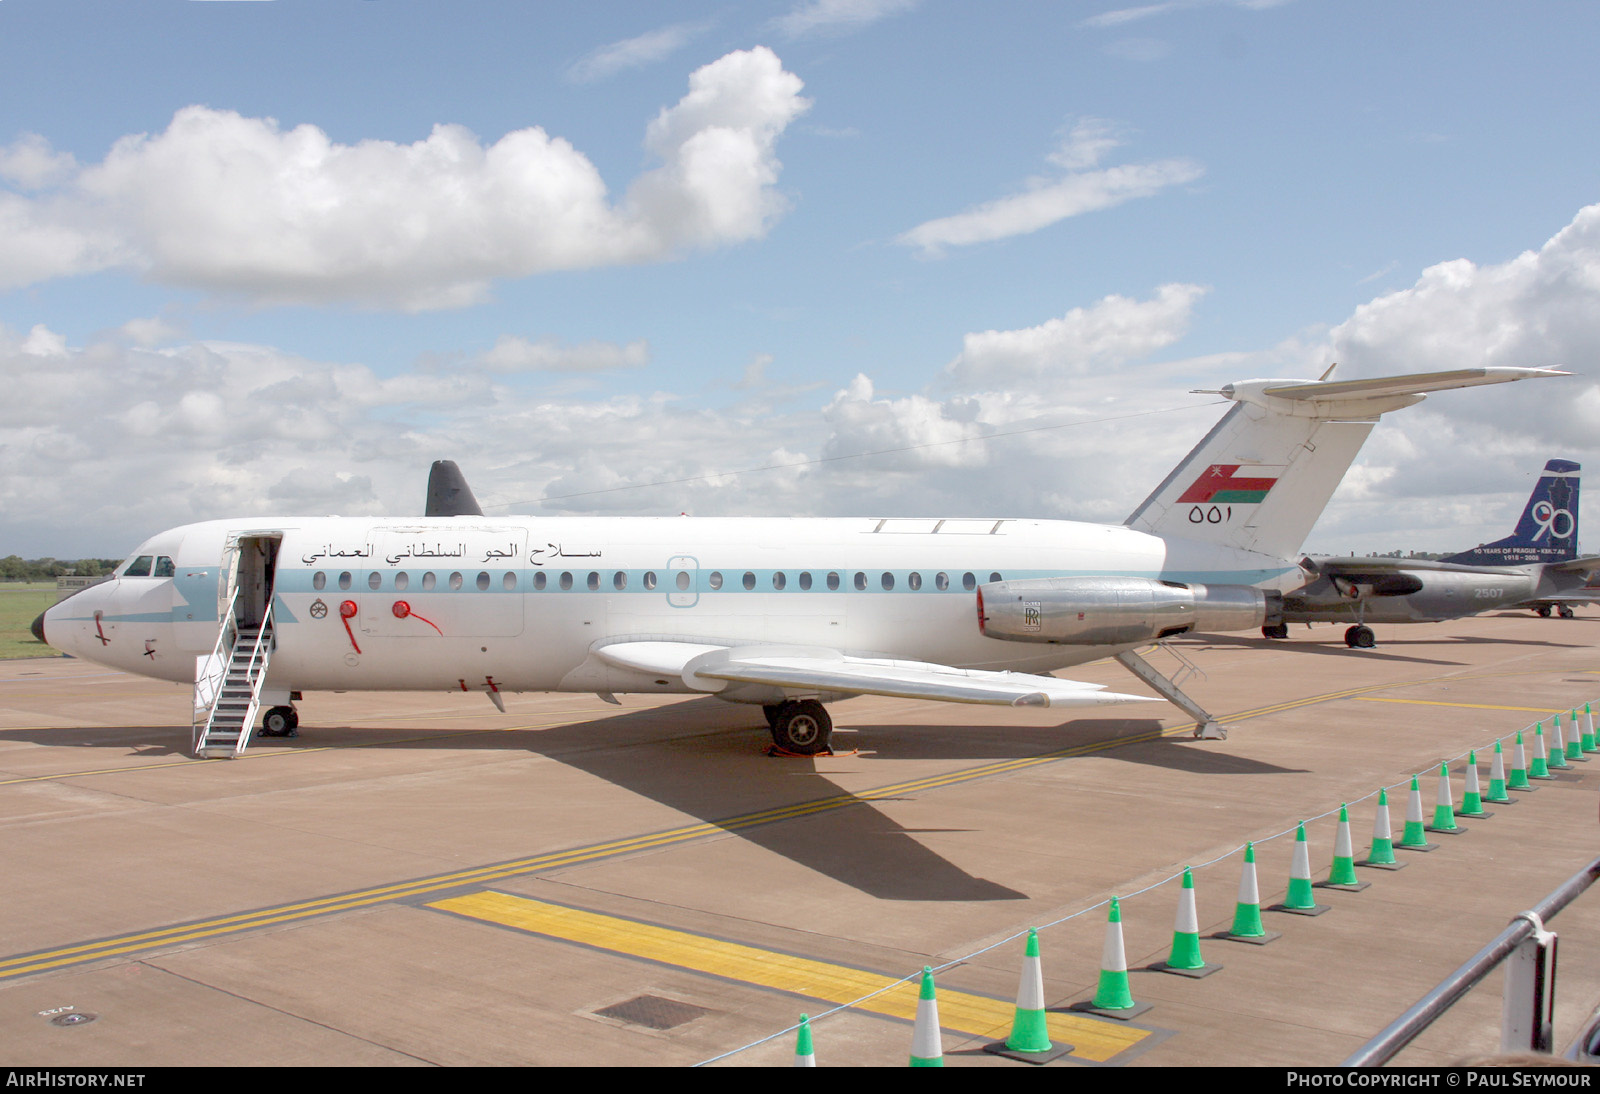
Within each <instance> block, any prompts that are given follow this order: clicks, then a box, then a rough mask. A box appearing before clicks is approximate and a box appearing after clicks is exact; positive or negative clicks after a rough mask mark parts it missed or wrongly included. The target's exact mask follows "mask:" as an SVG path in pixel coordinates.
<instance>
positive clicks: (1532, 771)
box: [1528, 722, 1550, 779]
mask: <svg viewBox="0 0 1600 1094" xmlns="http://www.w3.org/2000/svg"><path fill="white" fill-rule="evenodd" d="M1547 755H1548V754H1547V752H1546V750H1545V747H1544V723H1543V722H1536V723H1534V727H1533V763H1532V764H1531V765H1530V766H1529V768H1528V778H1530V779H1548V778H1549V777H1550V761H1549V760H1548V759H1547Z"/></svg>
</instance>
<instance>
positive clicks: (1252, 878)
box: [1218, 843, 1283, 946]
mask: <svg viewBox="0 0 1600 1094" xmlns="http://www.w3.org/2000/svg"><path fill="white" fill-rule="evenodd" d="M1218 937H1219V938H1226V939H1227V940H1228V941H1230V942H1249V943H1251V944H1252V945H1256V946H1265V945H1266V944H1267V943H1268V942H1271V941H1272V940H1273V939H1274V938H1282V937H1283V933H1282V932H1281V931H1269V930H1267V929H1266V928H1265V927H1263V926H1262V925H1261V891H1260V888H1259V887H1258V886H1257V885H1256V845H1255V844H1253V843H1247V844H1245V845H1244V870H1243V872H1241V873H1240V875H1239V902H1238V904H1237V905H1235V907H1234V911H1233V927H1232V929H1230V930H1227V931H1224V932H1222V934H1220V935H1218Z"/></svg>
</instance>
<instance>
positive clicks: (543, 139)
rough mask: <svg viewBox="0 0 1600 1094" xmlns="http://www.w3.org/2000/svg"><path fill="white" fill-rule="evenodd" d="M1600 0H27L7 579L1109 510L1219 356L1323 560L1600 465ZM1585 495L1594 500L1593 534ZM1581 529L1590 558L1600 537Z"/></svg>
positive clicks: (1158, 468)
mask: <svg viewBox="0 0 1600 1094" xmlns="http://www.w3.org/2000/svg"><path fill="white" fill-rule="evenodd" d="M1597 41H1600V5H1594V4H1589V3H1553V2H1552V3H1533V2H1530V3H1524V4H1505V3H1499V2H1496V3H1487V2H1486V3H1476V2H1471V0H1459V2H1455V3H1450V4H1443V3H1423V2H1395V0H1373V2H1365V0H1167V2H1157V3H1146V4H1141V5H1139V6H1129V7H1118V6H1116V4H1115V3H1092V2H1087V0H1061V2H1056V3H1047V2H1044V0H1036V2H1025V3H1024V2H1017V3H1011V2H1003V3H997V4H984V5H977V4H970V3H956V2H954V0H920V2H919V0H791V2H790V4H789V6H787V7H785V5H783V4H772V3H765V4H747V3H738V2H733V3H730V2H728V0H716V2H709V0H708V2H704V3H701V2H697V0H678V2H675V3H673V4H660V3H624V2H610V3H593V4H527V3H514V2H506V3H490V2H482V3H473V4H445V3H441V2H433V3H425V2H415V3H405V2H397V0H376V2H355V0H331V2H328V3H316V4H312V3H288V2H284V3H234V2H211V3H148V4H126V3H121V2H107V3H95V2H89V0H85V2H82V3H73V4H59V3H46V2H42V0H40V2H36V0H7V2H5V3H0V380H3V387H0V533H3V535H0V554H9V553H17V554H22V555H25V556H30V557H31V556H36V555H44V554H51V555H57V556H61V557H76V556H79V555H105V556H120V555H122V554H124V553H126V551H127V550H128V549H129V548H131V547H132V546H133V545H134V544H136V543H137V542H138V541H139V540H141V539H142V538H144V537H145V536H146V535H148V534H150V533H153V532H155V531H158V530H160V529H161V528H164V527H167V526H170V525H174V524H178V523H182V522H186V521H191V520H199V519H207V518H212V517H225V516H239V515H260V514H265V513H279V514H287V513H313V514H321V513H339V514H343V515H368V514H407V513H415V512H418V511H419V510H420V507H421V504H422V499H423V487H424V482H425V478H426V474H427V469H428V466H429V464H430V463H431V461H433V460H435V459H439V458H452V459H455V460H457V461H458V462H459V463H460V464H461V466H462V467H463V469H464V470H465V471H466V472H467V474H468V476H469V479H470V481H471V482H472V484H473V486H474V489H475V490H476V492H477V494H478V497H479V499H480V500H481V501H482V502H483V503H484V505H485V508H486V510H488V511H489V512H491V513H546V514H549V513H630V514H632V513H638V514H663V513H678V512H684V511H687V512H690V513H694V514H704V515H712V514H717V515H725V514H753V515H788V514H797V515H806V514H817V515H846V514H858V515H859V514H866V515H940V516H946V515H948V516H958V515H996V516H1043V517H1070V518H1078V519H1086V520H1100V521H1120V520H1121V519H1122V518H1123V517H1125V516H1126V515H1127V513H1128V512H1129V511H1130V510H1131V509H1132V508H1133V507H1134V506H1135V505H1136V504H1137V503H1138V502H1139V501H1140V500H1142V499H1143V497H1144V496H1145V494H1146V493H1148V492H1149V490H1150V489H1151V488H1152V487H1153V486H1154V485H1155V483H1157V482H1158V481H1159V480H1160V479H1161V477H1162V476H1163V475H1164V474H1165V472H1166V471H1167V470H1168V469H1169V468H1170V467H1171V466H1172V464H1174V463H1175V462H1176V461H1177V460H1178V459H1180V458H1181V457H1182V456H1183V454H1184V453H1185V452H1186V451H1187V450H1188V449H1189V448H1190V447H1191V446H1192V444H1193V443H1194V442H1195V441H1196V440H1197V439H1198V438H1199V437H1200V436H1201V435H1202V434H1203V433H1204V431H1205V430H1206V429H1207V428H1209V426H1210V425H1211V424H1212V423H1213V422H1214V421H1215V420H1216V418H1217V417H1218V415H1219V413H1220V407H1219V406H1218V405H1217V402H1216V400H1215V398H1214V397H1210V396H1206V395H1195V394H1190V389H1193V388H1215V387H1218V386H1220V385H1221V384H1224V383H1227V382H1229V381H1231V380H1240V379H1246V378H1251V377H1259V376H1286V377H1308V376H1315V375H1318V374H1320V373H1321V372H1322V370H1323V369H1325V368H1326V367H1327V365H1328V364H1329V363H1331V362H1334V361H1337V362H1339V373H1340V375H1342V376H1345V377H1355V376H1362V375H1374V374H1382V373H1387V372H1392V371H1416V370H1422V369H1434V368H1450V367H1459V366H1467V365H1561V366H1565V367H1566V368H1569V369H1571V370H1572V371H1573V372H1574V373H1576V374H1577V375H1575V376H1573V377H1571V378H1569V379H1563V380H1548V381H1537V382H1533V383H1527V384H1520V385H1516V386H1514V387H1510V388H1489V389H1483V390H1478V391H1464V392H1453V393H1443V394H1439V395H1435V396H1433V397H1431V398H1430V399H1429V400H1428V402H1427V403H1426V404H1425V405H1423V406H1421V407H1417V408H1413V409H1410V410H1407V411H1404V412H1401V413H1400V414H1397V415H1394V416H1392V417H1390V418H1388V419H1386V420H1385V422H1384V423H1383V424H1382V425H1380V426H1379V428H1378V430H1377V431H1375V433H1374V434H1373V436H1372V439H1371V440H1370V441H1369V442H1368V444H1367V447H1366V449H1365V450H1364V452H1363V456H1362V459H1361V461H1360V462H1359V463H1358V465H1357V466H1356V467H1355V468H1354V469H1353V470H1352V471H1351V473H1350V474H1349V475H1348V476H1347V477H1346V480H1345V483H1344V486H1343V487H1342V488H1341V490H1340V492H1339V493H1338V495H1337V496H1336V497H1335V500H1334V502H1333V504H1332V505H1331V506H1330V508H1329V510H1328V511H1327V513H1326V514H1325V516H1324V518H1323V520H1322V522H1321V523H1320V524H1319V525H1318V527H1317V529H1316V530H1315V531H1314V532H1313V533H1312V537H1311V541H1310V542H1309V543H1308V544H1307V547H1308V548H1309V549H1314V550H1320V551H1329V552H1333V551H1349V550H1363V551H1376V550H1386V549H1390V548H1394V547H1405V548H1413V549H1430V550H1442V549H1447V548H1463V547H1466V546H1470V545H1472V544H1475V543H1477V542H1479V541H1481V540H1485V539H1491V538H1497V537H1498V536H1500V535H1503V534H1505V533H1506V532H1508V531H1509V530H1510V527H1511V525H1512V523H1513V522H1514V520H1515V517H1516V515H1517V513H1518V512H1519V511H1520V507H1521V503H1522V500H1523V499H1524V498H1525V496H1526V493H1527V491H1528V489H1529V488H1530V487H1531V484H1532V481H1533V479H1534V478H1535V477H1536V475H1537V472H1538V469H1539V468H1540V467H1541V466H1542V465H1543V463H1544V461H1545V460H1546V459H1547V458H1550V457H1552V456H1561V457H1565V458H1570V459H1577V460H1580V461H1583V462H1584V463H1587V464H1589V465H1590V466H1591V467H1596V468H1600V458H1597V456H1596V449H1600V370H1597V369H1596V366H1595V361H1596V357H1597V350H1600V204H1597V203H1600V130H1597V128H1596V125H1595V122H1594V119H1593V104H1594V103H1595V102H1596V101H1600V76H1597V75H1596V69H1595V66H1594V65H1593V63H1592V56H1591V54H1592V51H1593V46H1594V44H1595V43H1596V42H1597ZM1595 519H1600V517H1597V518H1595ZM1586 539H1587V540H1588V544H1589V546H1590V547H1591V549H1592V548H1593V547H1594V546H1596V545H1600V541H1596V539H1595V535H1594V534H1591V535H1589V536H1588V537H1586Z"/></svg>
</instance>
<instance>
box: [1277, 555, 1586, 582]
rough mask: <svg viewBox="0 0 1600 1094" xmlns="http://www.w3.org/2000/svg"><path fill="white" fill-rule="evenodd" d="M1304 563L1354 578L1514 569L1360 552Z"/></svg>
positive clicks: (1318, 570) (1316, 570)
mask: <svg viewBox="0 0 1600 1094" xmlns="http://www.w3.org/2000/svg"><path fill="white" fill-rule="evenodd" d="M1300 565H1301V566H1302V567H1304V568H1305V569H1307V570H1309V571H1311V572H1312V573H1314V574H1321V575H1322V576H1324V577H1346V578H1350V579H1351V580H1352V581H1354V580H1357V579H1359V578H1362V577H1371V576H1376V575H1389V574H1398V573H1404V572H1406V571H1410V570H1440V571H1445V572H1448V573H1455V574H1490V575H1493V574H1498V573H1503V572H1504V571H1505V570H1506V569H1510V567H1494V566H1462V565H1460V564H1458V563H1452V562H1438V561H1435V560H1433V559H1427V558H1366V557H1363V556H1359V555H1357V556H1350V557H1345V558H1329V557H1326V556H1316V557H1308V558H1304V559H1301V560H1300ZM1597 565H1600V562H1597ZM1550 568H1552V569H1553V568H1555V567H1550Z"/></svg>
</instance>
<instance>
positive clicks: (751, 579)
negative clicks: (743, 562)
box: [744, 570, 756, 592]
mask: <svg viewBox="0 0 1600 1094" xmlns="http://www.w3.org/2000/svg"><path fill="white" fill-rule="evenodd" d="M755 587H756V575H755V574H753V573H751V572H750V571H749V570H746V571H745V572H744V589H745V592H749V591H750V590H751V589H754V588H755Z"/></svg>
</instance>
